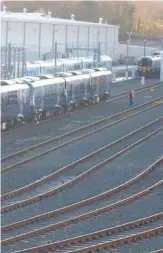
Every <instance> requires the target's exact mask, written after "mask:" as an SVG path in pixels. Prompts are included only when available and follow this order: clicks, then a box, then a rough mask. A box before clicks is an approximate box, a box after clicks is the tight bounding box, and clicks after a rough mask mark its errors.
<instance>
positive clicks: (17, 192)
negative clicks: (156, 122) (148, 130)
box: [1, 106, 155, 200]
mask: <svg viewBox="0 0 163 253" xmlns="http://www.w3.org/2000/svg"><path fill="white" fill-rule="evenodd" d="M154 107H155V106H151V107H148V108H146V109H144V110H141V111H139V112H136V113H135V114H136V115H137V114H139V113H142V112H144V111H147V110H150V109H152V108H154ZM135 114H132V115H129V116H127V117H125V118H123V119H120V120H118V121H116V122H113V123H111V124H110V125H112V124H118V123H120V122H122V120H126V119H128V118H131V117H133V116H135ZM119 121H120V122H119ZM104 127H105V126H104ZM139 129H140V130H141V128H139ZM137 130H138V129H137ZM95 131H96V130H95ZM133 132H134V131H133ZM133 132H131V134H132V133H133ZM133 134H134V133H133ZM128 136H129V135H125V136H124V137H126V138H127V137H128ZM124 137H122V138H120V139H119V140H124ZM116 143H117V142H112V143H111V144H109V145H106V146H104V147H103V148H100V149H98V150H96V151H94V152H92V153H90V154H88V155H87V156H85V157H83V158H80V159H79V160H77V161H76V162H73V163H72V165H73V166H74V165H76V164H78V161H80V163H81V162H84V161H85V159H89V158H92V156H95V155H98V154H99V152H102V151H104V150H105V149H106V148H109V147H112V145H113V144H116ZM68 166H69V165H68ZM68 166H66V167H68ZM63 168H65V167H63ZM71 168H72V167H71ZM60 170H62V169H60ZM60 170H59V171H60ZM56 175H58V171H57V172H54V173H51V174H50V175H47V176H45V177H44V178H42V179H40V180H37V181H35V182H33V183H30V184H28V185H26V186H24V187H21V188H19V189H17V190H14V191H11V192H8V193H4V194H2V195H1V199H2V200H4V199H7V198H11V197H13V196H17V195H20V194H22V193H24V192H26V191H29V190H30V189H33V188H36V187H38V186H40V185H41V184H43V183H44V182H47V181H49V180H51V179H52V178H54V177H55V176H56Z"/></svg>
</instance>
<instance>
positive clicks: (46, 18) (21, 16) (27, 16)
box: [0, 9, 119, 28]
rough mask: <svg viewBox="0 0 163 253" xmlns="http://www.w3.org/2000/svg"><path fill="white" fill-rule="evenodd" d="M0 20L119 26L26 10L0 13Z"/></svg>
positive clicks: (72, 16) (100, 20)
mask: <svg viewBox="0 0 163 253" xmlns="http://www.w3.org/2000/svg"><path fill="white" fill-rule="evenodd" d="M0 19H1V20H4V21H13V22H14V21H20V22H35V23H47V24H70V25H83V26H100V27H108V28H109V27H110V28H114V27H117V28H119V26H115V25H108V24H104V23H102V22H103V19H102V18H99V23H93V22H87V21H78V20H75V15H74V14H72V15H71V19H61V18H53V17H52V16H51V12H48V14H45V13H28V12H26V9H24V12H22V13H16V12H15V13H14V12H8V11H6V10H3V11H0Z"/></svg>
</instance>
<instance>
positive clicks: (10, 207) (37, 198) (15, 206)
mask: <svg viewBox="0 0 163 253" xmlns="http://www.w3.org/2000/svg"><path fill="white" fill-rule="evenodd" d="M161 120H163V117H161V118H159V119H157V120H155V121H152V122H151V123H148V124H147V125H145V126H143V127H141V128H139V129H137V130H135V131H133V132H131V133H130V134H128V135H127V136H124V137H122V138H120V139H118V140H117V141H115V142H113V143H111V144H110V145H113V144H115V143H118V142H120V141H122V140H124V139H125V138H127V137H128V136H132V135H133V134H134V133H136V132H138V131H142V130H144V129H145V128H147V127H148V126H150V125H153V124H155V123H156V122H159V121H161ZM162 130H163V126H162V127H160V128H158V129H157V130H155V131H153V132H152V133H150V134H148V135H146V136H145V137H143V138H141V139H139V140H138V141H136V142H134V143H133V144H131V145H129V146H127V147H126V148H125V149H122V150H121V151H119V152H117V153H116V154H114V155H113V156H111V157H109V158H107V159H106V160H104V161H102V162H101V163H99V164H97V165H95V166H93V167H92V168H90V169H88V170H87V171H85V172H83V173H82V174H80V175H78V176H77V177H75V178H74V179H72V180H70V181H69V182H67V183H65V184H62V185H61V186H59V187H57V188H55V189H52V190H49V191H47V192H45V193H42V194H39V195H36V196H34V197H32V198H29V199H25V200H22V201H20V202H17V203H14V204H11V205H8V206H4V207H2V208H1V213H2V214H3V213H6V212H9V211H12V210H16V209H18V208H21V207H23V206H26V205H30V204H33V203H36V202H38V201H41V200H43V199H44V198H47V197H50V196H53V195H55V194H56V193H57V192H58V191H61V190H63V189H65V188H66V187H68V186H72V185H73V184H74V183H76V182H78V181H79V180H81V179H83V178H85V177H86V176H88V175H89V174H90V173H92V172H93V171H95V170H97V169H100V168H101V166H104V165H105V164H107V163H108V162H111V161H112V160H114V159H115V158H117V157H119V156H121V155H122V154H124V153H125V152H127V151H128V150H130V149H131V148H133V147H135V146H137V145H139V144H140V143H142V142H144V141H145V140H147V139H148V138H150V137H151V136H153V135H155V134H157V133H158V132H159V131H162ZM103 148H104V147H103ZM98 152H99V150H98ZM64 170H65V167H64V168H61V171H62V172H63V171H64ZM61 171H57V172H56V173H61Z"/></svg>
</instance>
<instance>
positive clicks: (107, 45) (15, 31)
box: [1, 20, 119, 60]
mask: <svg viewBox="0 0 163 253" xmlns="http://www.w3.org/2000/svg"><path fill="white" fill-rule="evenodd" d="M1 32H2V36H1V46H6V45H8V44H9V43H10V44H11V45H13V46H19V47H21V46H24V47H26V48H27V52H28V56H31V57H32V58H39V57H42V56H43V54H45V53H47V52H54V47H55V41H57V47H58V48H57V49H58V52H64V51H65V48H66V45H67V46H68V47H69V48H73V47H78V48H83V50H82V51H80V52H79V56H85V55H87V53H88V51H89V49H91V48H95V47H96V45H97V42H98V41H99V42H100V46H101V52H102V54H108V55H109V56H111V57H112V56H113V54H114V51H115V50H116V48H117V47H118V46H119V42H118V32H119V28H118V27H116V26H111V27H109V26H108V27H102V26H100V25H98V24H97V26H91V25H90V26H87V25H71V24H66V25H65V24H50V23H38V22H35V23H34V22H32V21H27V22H23V21H15V22H14V21H3V20H2V22H1ZM74 52H75V53H76V52H77V51H75V50H74ZM92 54H93V51H90V52H89V55H92ZM31 60H32V59H31Z"/></svg>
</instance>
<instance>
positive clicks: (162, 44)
mask: <svg viewBox="0 0 163 253" xmlns="http://www.w3.org/2000/svg"><path fill="white" fill-rule="evenodd" d="M161 42H162V43H161V50H163V40H161Z"/></svg>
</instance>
